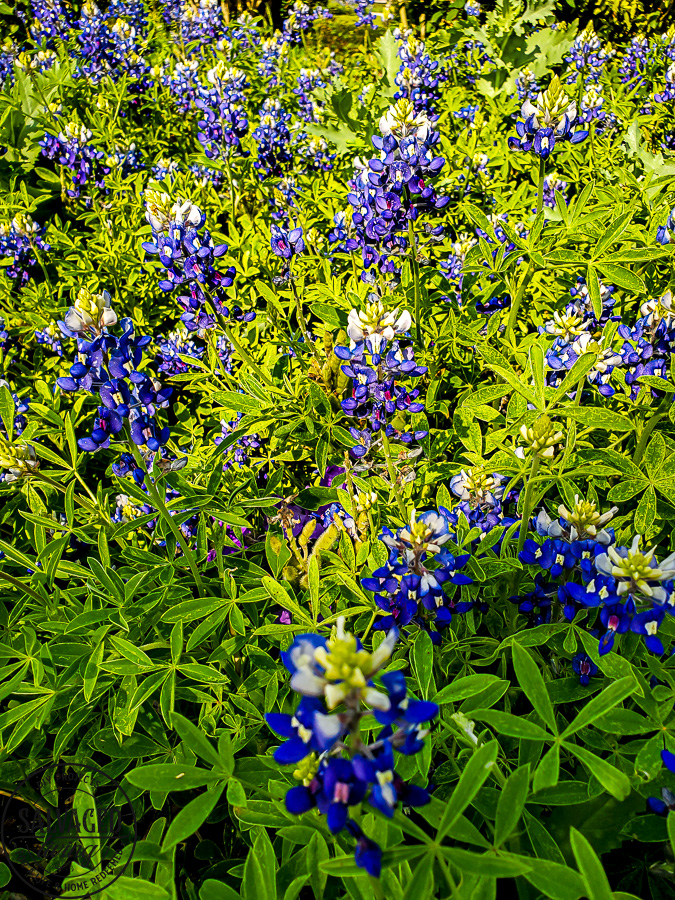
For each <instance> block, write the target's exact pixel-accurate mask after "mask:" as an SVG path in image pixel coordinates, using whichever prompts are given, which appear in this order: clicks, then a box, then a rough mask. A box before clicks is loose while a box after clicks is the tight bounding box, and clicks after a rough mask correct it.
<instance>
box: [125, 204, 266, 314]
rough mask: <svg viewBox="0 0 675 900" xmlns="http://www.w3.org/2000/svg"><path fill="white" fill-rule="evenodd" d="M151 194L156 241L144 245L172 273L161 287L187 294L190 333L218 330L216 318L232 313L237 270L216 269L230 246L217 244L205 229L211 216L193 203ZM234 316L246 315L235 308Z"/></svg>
mask: <svg viewBox="0 0 675 900" xmlns="http://www.w3.org/2000/svg"><path fill="white" fill-rule="evenodd" d="M145 196H146V218H147V220H148V222H149V223H150V227H151V228H152V237H153V240H152V241H146V242H144V243H143V248H144V249H145V250H146V251H147V252H148V253H150V254H152V255H158V256H159V261H160V262H161V264H162V266H163V267H164V268H165V270H166V272H165V274H164V278H163V279H162V280H161V281H160V282H159V287H160V288H161V289H162V290H163V291H173V290H175V289H176V288H178V289H179V290H180V291H181V293H180V295H179V296H178V302H179V303H180V305H181V307H182V309H183V314H182V315H181V321H182V322H183V324H184V325H185V327H186V328H187V330H188V331H197V330H199V329H205V328H213V327H214V325H215V322H216V316H218V315H220V316H223V317H225V318H227V317H228V316H229V315H230V310H229V308H228V307H227V306H226V305H225V304H226V302H227V297H226V295H225V288H227V287H230V286H231V285H232V283H233V281H234V268H233V267H229V268H228V269H227V270H226V271H225V272H218V271H216V269H215V268H214V262H215V260H216V259H217V258H218V257H220V256H222V255H223V254H224V253H226V252H227V244H218V245H215V244H214V243H213V239H212V237H211V234H210V232H209V231H208V230H203V226H204V223H205V222H206V216H205V215H204V214H203V213H202V211H201V210H200V209H199V207H198V206H196V205H195V204H194V203H192V201H190V200H184V201H177V202H175V203H174V202H172V200H171V198H170V197H169V196H168V194H164V193H159V192H157V191H151V190H148V191H146V195H145ZM232 315H233V317H234V318H239V317H240V316H241V311H240V310H239V308H238V307H235V308H233V310H232ZM247 316H248V318H247V321H251V319H252V318H255V313H248V314H247ZM245 318H246V317H245Z"/></svg>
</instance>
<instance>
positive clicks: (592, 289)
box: [586, 265, 602, 319]
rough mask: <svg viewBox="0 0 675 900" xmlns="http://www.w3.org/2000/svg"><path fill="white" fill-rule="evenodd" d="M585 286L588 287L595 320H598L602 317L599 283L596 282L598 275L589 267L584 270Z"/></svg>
mask: <svg viewBox="0 0 675 900" xmlns="http://www.w3.org/2000/svg"><path fill="white" fill-rule="evenodd" d="M586 284H587V285H588V295H589V297H590V298H591V306H592V307H593V313H594V315H595V317H596V319H600V318H601V316H602V297H601V296H600V282H599V280H598V273H597V272H596V271H595V269H594V268H593V266H591V265H589V266H587V268H586Z"/></svg>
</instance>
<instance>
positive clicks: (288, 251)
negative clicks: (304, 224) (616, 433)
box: [271, 225, 305, 260]
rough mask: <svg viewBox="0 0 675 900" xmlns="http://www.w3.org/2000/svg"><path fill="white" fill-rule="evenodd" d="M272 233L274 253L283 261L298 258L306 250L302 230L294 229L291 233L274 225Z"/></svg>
mask: <svg viewBox="0 0 675 900" xmlns="http://www.w3.org/2000/svg"><path fill="white" fill-rule="evenodd" d="M271 233H272V237H271V246H272V252H273V253H274V254H275V255H276V256H279V257H280V258H281V259H286V260H288V259H291V258H292V257H294V256H298V255H299V254H300V253H302V252H303V250H304V249H305V241H304V239H303V235H302V228H293V229H292V230H291V231H285V230H284V229H283V228H279V226H278V225H272V228H271Z"/></svg>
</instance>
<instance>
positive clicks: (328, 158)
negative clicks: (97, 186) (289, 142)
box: [294, 133, 337, 172]
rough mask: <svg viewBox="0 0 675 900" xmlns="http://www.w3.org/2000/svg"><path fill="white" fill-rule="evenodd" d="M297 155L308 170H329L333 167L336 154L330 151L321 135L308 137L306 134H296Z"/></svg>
mask: <svg viewBox="0 0 675 900" xmlns="http://www.w3.org/2000/svg"><path fill="white" fill-rule="evenodd" d="M294 146H295V147H296V149H297V153H298V156H299V157H300V159H301V160H303V161H304V163H305V168H306V170H307V171H309V172H329V171H330V170H331V169H332V168H333V161H334V160H335V157H336V156H337V154H336V153H332V152H331V151H330V150H329V148H328V144H327V143H326V141H325V140H324V139H323V138H322V137H317V136H316V135H315V136H313V137H308V136H307V135H306V134H304V133H303V134H299V135H297V144H295V145H294Z"/></svg>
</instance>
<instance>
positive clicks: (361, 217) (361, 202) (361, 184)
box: [347, 100, 450, 281]
mask: <svg viewBox="0 0 675 900" xmlns="http://www.w3.org/2000/svg"><path fill="white" fill-rule="evenodd" d="M380 132H381V134H380V135H375V136H374V137H373V139H372V140H373V145H374V146H375V148H376V149H377V150H379V151H380V157H379V158H375V159H371V160H370V161H369V163H368V166H367V168H366V167H365V166H364V165H363V164H361V163H360V161H358V160H356V165H357V169H356V174H355V176H354V179H353V181H352V182H351V183H350V187H351V188H352V190H351V192H350V193H349V195H348V196H347V199H348V201H349V203H350V204H351V206H352V208H353V212H352V222H353V224H354V226H355V233H356V237H357V238H358V240H359V242H360V245H361V252H362V257H363V265H364V269H365V270H366V271H364V272H363V273H362V276H361V277H362V279H363V280H364V281H372V280H373V276H372V273H368V272H367V270H368V269H370V268H371V267H372V266H374V265H377V266H379V269H380V272H381V273H382V274H383V275H385V276H388V277H390V278H391V277H394V278H396V277H397V276H398V274H399V270H398V268H397V267H396V264H395V258H396V257H397V256H400V255H401V254H403V253H405V252H406V251H409V250H411V249H412V250H413V251H414V252H415V253H417V249H418V248H417V247H414V248H410V247H409V246H408V241H409V232H410V229H409V226H408V223H412V222H415V221H416V220H417V219H418V218H419V217H420V216H421V215H424V214H428V213H432V212H436V211H438V210H441V209H443V208H444V207H445V206H447V204H448V202H449V199H450V198H449V197H438V196H437V194H436V191H435V189H434V187H433V185H432V184H431V181H432V179H434V178H435V177H436V176H437V175H438V174H439V173H440V171H441V169H442V168H443V166H444V164H445V160H444V159H443V157H442V156H436V155H435V148H436V146H437V144H438V142H439V140H440V134H439V133H438V132H435V131H433V130H432V128H431V123H430V121H429V119H428V118H427V117H426V116H425V115H424V113H417V112H415V109H414V106H413V104H412V102H411V101H410V100H399V101H398V102H397V103H396V104H395V106H392V107H391V108H390V109H389V111H388V112H387V113H386V114H385V115H384V116H383V117H382V119H381V121H380ZM431 234H432V235H433V237H434V238H437V237H439V236H440V234H442V226H437V227H435V228H432V229H431Z"/></svg>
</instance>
